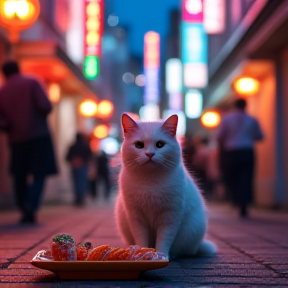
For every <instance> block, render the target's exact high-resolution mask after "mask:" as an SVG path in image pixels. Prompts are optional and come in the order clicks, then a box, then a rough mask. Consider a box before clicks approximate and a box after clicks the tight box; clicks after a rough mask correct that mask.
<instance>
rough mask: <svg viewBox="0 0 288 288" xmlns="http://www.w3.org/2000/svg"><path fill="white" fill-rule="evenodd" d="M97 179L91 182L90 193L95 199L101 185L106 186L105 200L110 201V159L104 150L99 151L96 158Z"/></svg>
mask: <svg viewBox="0 0 288 288" xmlns="http://www.w3.org/2000/svg"><path fill="white" fill-rule="evenodd" d="M93 162H94V166H95V177H94V178H93V179H91V180H90V193H91V196H92V197H93V198H95V197H96V196H97V195H98V191H97V190H98V188H99V183H100V182H102V183H103V184H104V198H105V200H109V197H110V192H111V179H110V169H109V165H110V163H109V158H108V156H107V154H106V153H105V152H104V151H103V150H98V151H97V152H96V154H95V156H94V161H93Z"/></svg>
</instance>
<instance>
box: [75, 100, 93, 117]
mask: <svg viewBox="0 0 288 288" xmlns="http://www.w3.org/2000/svg"><path fill="white" fill-rule="evenodd" d="M79 112H80V114H81V115H82V116H85V117H92V116H95V115H96V113H97V104H96V102H95V101H93V100H90V99H86V100H83V101H82V102H81V103H80V104H79Z"/></svg>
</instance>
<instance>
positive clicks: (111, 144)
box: [100, 137, 119, 155]
mask: <svg viewBox="0 0 288 288" xmlns="http://www.w3.org/2000/svg"><path fill="white" fill-rule="evenodd" d="M100 149H101V150H103V151H104V152H105V153H106V154H108V155H115V154H116V153H117V152H118V151H119V143H118V141H117V140H116V139H115V138H113V137H107V138H105V139H103V140H101V142H100Z"/></svg>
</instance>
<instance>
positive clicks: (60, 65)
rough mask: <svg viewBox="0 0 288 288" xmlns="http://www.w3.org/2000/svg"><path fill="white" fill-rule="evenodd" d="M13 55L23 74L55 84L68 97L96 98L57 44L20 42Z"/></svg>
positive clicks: (76, 67) (89, 84)
mask: <svg viewBox="0 0 288 288" xmlns="http://www.w3.org/2000/svg"><path fill="white" fill-rule="evenodd" d="M14 53H15V56H16V57H17V60H18V61H19V63H20V65H21V70H22V72H23V73H25V74H30V75H35V76H38V77H39V78H42V79H43V80H45V81H47V82H57V83H59V84H60V85H61V89H62V91H63V92H64V93H65V94H68V95H79V96H80V95H82V96H90V97H91V96H94V97H96V94H95V92H94V89H93V87H92V85H91V83H90V82H89V81H88V80H87V79H86V78H85V77H84V76H83V74H82V72H81V70H80V69H79V67H78V66H77V65H75V63H74V62H72V61H71V59H70V58H69V57H68V56H67V54H66V53H65V52H64V51H63V50H62V49H61V48H60V47H59V46H58V45H57V43H55V42H41V41H36V42H21V43H19V44H17V45H16V46H15V50H14Z"/></svg>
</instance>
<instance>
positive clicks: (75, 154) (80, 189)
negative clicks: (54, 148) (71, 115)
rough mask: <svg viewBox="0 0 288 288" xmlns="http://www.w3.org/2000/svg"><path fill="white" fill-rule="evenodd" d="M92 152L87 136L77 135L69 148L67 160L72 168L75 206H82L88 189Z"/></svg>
mask: <svg viewBox="0 0 288 288" xmlns="http://www.w3.org/2000/svg"><path fill="white" fill-rule="evenodd" d="M91 159H92V151H91V148H90V146H89V142H88V140H87V139H86V138H85V135H83V134H81V133H79V132H78V133H77V134H76V139H75V142H74V143H73V144H72V145H71V146H70V147H69V148H68V151H67V155H66V160H67V161H68V162H69V163H70V166H71V177H72V181H73V188H74V204H75V205H76V206H82V205H83V204H84V201H85V195H86V192H87V188H88V167H89V163H90V161H91Z"/></svg>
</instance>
